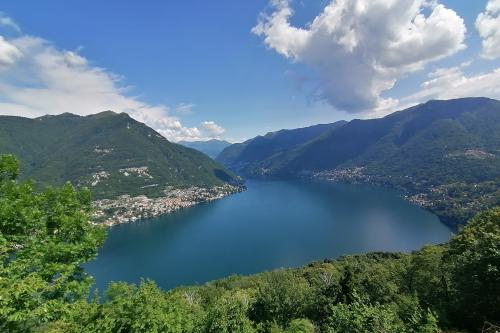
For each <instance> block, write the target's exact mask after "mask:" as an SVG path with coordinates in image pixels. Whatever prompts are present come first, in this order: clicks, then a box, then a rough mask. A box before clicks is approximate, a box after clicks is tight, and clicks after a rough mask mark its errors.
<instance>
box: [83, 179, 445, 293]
mask: <svg viewBox="0 0 500 333" xmlns="http://www.w3.org/2000/svg"><path fill="white" fill-rule="evenodd" d="M247 186H248V190H247V191H245V192H243V193H239V194H235V195H232V196H230V197H227V198H224V199H221V200H217V201H214V202H211V203H206V204H201V205H198V206H196V207H193V208H189V209H186V210H182V211H178V212H175V213H173V214H170V215H165V216H162V217H159V218H155V219H150V220H145V221H140V222H135V223H130V224H124V225H119V226H116V227H113V228H111V229H110V230H109V235H108V239H107V240H106V243H105V245H104V246H103V248H102V249H101V250H100V251H99V256H98V258H97V259H96V260H94V261H93V262H91V263H89V264H87V265H86V266H85V268H86V269H87V271H88V272H89V273H90V274H91V275H93V276H94V278H95V281H96V286H97V287H98V288H99V289H100V290H103V289H105V287H106V286H107V284H108V283H109V282H110V281H127V282H139V281H140V279H141V277H144V278H151V279H153V280H155V281H156V282H157V284H158V285H159V286H161V287H162V288H164V289H170V288H173V287H176V286H179V285H191V284H200V283H204V282H206V281H210V280H213V279H217V278H222V277H225V276H228V275H231V274H251V273H256V272H260V271H263V270H270V269H275V268H280V267H298V266H301V265H304V264H307V263H309V262H310V261H314V260H322V259H325V258H335V257H338V256H340V255H344V254H354V253H361V252H368V251H411V250H416V249H419V248H420V247H422V246H423V245H425V244H436V243H441V242H445V241H447V240H449V238H450V237H451V235H452V233H451V231H450V230H449V229H448V228H447V227H446V226H444V225H443V224H442V223H440V221H439V220H438V218H437V217H436V216H434V215H433V214H431V213H429V212H427V211H425V210H423V209H421V208H418V207H415V206H413V205H411V204H409V203H408V202H406V201H404V200H403V199H401V198H400V197H399V195H398V193H397V192H394V191H391V190H388V189H384V188H378V187H373V186H366V185H347V184H333V183H319V182H308V181H248V182H247Z"/></svg>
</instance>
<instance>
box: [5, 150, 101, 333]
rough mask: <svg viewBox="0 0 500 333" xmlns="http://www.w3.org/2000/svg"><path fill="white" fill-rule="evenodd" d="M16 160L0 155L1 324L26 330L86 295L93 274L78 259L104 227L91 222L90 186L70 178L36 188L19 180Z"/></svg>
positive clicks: (88, 253) (92, 249)
mask: <svg viewBox="0 0 500 333" xmlns="http://www.w3.org/2000/svg"><path fill="white" fill-rule="evenodd" d="M17 165H18V162H17V161H16V160H15V158H14V157H13V156H2V157H1V158H0V175H2V178H1V179H0V330H3V331H11V330H13V331H15V330H28V329H30V328H31V327H34V326H37V325H40V324H41V323H44V322H48V321H53V320H56V319H58V318H60V317H61V316H62V315H63V314H64V312H65V311H66V310H67V308H68V305H69V304H72V303H74V302H77V301H79V300H82V299H85V298H86V297H87V295H88V292H89V287H90V285H91V281H92V280H91V278H90V277H89V276H88V275H87V274H86V273H85V272H84V271H83V270H82V268H81V267H80V265H81V264H82V263H85V262H87V261H89V260H90V259H92V258H93V257H94V256H95V255H96V251H97V248H98V247H99V246H100V245H101V244H102V243H103V241H104V231H103V230H102V229H101V228H99V227H97V226H93V225H91V224H90V223H89V214H90V192H89V191H88V190H86V189H83V190H81V191H76V190H75V189H74V188H73V187H72V186H71V185H69V184H66V185H64V186H63V187H61V188H60V189H54V188H48V189H47V190H45V191H44V192H42V193H36V192H34V190H33V186H32V185H31V184H30V183H18V182H17V181H16V179H15V178H16V175H17Z"/></svg>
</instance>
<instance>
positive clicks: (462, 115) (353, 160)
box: [219, 98, 500, 225]
mask: <svg viewBox="0 0 500 333" xmlns="http://www.w3.org/2000/svg"><path fill="white" fill-rule="evenodd" d="M291 133H293V131H292V132H291ZM255 140H257V139H255ZM235 148H236V147H234V148H233V147H229V148H226V150H225V151H224V152H223V153H222V154H221V155H220V157H219V160H220V161H221V162H223V163H225V164H226V165H227V166H228V167H231V168H233V169H234V170H235V171H238V172H242V173H243V174H246V175H250V176H263V175H265V176H274V177H298V176H314V177H319V178H325V179H333V180H340V181H351V182H370V183H375V184H382V185H390V186H393V187H396V188H398V189H400V190H402V191H403V192H404V193H405V194H407V195H408V196H409V197H410V199H411V200H412V201H414V202H416V203H418V204H420V205H422V206H424V207H427V208H430V209H431V210H433V211H434V212H436V213H437V214H438V215H439V216H440V217H441V218H442V219H443V220H444V221H445V222H447V223H448V224H450V225H456V224H461V223H464V222H465V221H466V220H467V219H468V218H470V217H471V216H473V215H474V214H475V213H477V212H478V211H480V210H483V209H486V208H487V207H492V206H495V205H498V204H500V191H499V189H500V186H499V184H500V102H499V101H496V100H492V99H487V98H463V99H456V100H449V101H430V102H427V103H425V104H421V105H418V106H415V107H412V108H410V109H407V110H403V111H400V112H396V113H393V114H390V115H388V116H386V117H384V118H380V119H370V120H352V121H350V122H349V123H347V124H344V125H342V126H340V127H339V128H337V129H334V130H332V131H330V132H329V133H326V134H325V135H322V136H320V137H317V138H315V139H314V140H312V141H309V142H307V143H305V144H303V145H300V146H296V147H291V148H290V149H286V150H284V151H281V152H280V153H279V154H275V155H272V156H270V157H269V156H266V157H265V158H260V159H259V158H258V159H256V160H254V161H253V162H252V163H251V164H247V163H246V161H247V159H246V158H244V157H241V156H240V155H230V154H228V152H230V150H231V149H235ZM222 156H230V157H231V158H227V159H226V158H221V157H222ZM241 164H245V165H246V166H245V167H244V168H239V167H238V166H239V165H241Z"/></svg>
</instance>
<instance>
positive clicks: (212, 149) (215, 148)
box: [178, 139, 231, 158]
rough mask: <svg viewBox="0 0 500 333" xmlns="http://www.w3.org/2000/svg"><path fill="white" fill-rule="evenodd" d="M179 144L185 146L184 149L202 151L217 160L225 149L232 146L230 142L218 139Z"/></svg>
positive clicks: (181, 142) (180, 142)
mask: <svg viewBox="0 0 500 333" xmlns="http://www.w3.org/2000/svg"><path fill="white" fill-rule="evenodd" d="M178 144H180V145H183V146H184V147H188V148H193V149H196V150H198V151H201V152H202V153H204V154H206V155H208V156H210V157H211V158H216V157H217V155H219V153H220V152H221V151H223V150H224V148H226V147H229V146H230V145H231V143H230V142H227V141H225V140H217V139H212V140H208V141H179V142H178Z"/></svg>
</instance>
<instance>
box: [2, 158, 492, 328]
mask: <svg viewBox="0 0 500 333" xmlns="http://www.w3.org/2000/svg"><path fill="white" fill-rule="evenodd" d="M16 173H17V161H16V160H15V159H14V158H13V157H12V156H2V157H0V175H2V179H1V181H0V256H1V260H0V330H1V331H2V332H69V333H72V332H88V333H90V332H176V333H177V332H179V333H187V332H197V333H198V332H199V333H202V332H227V333H229V332H242V333H250V332H252V333H253V332H255V333H257V332H258V333H260V332H276V333H278V332H289V333H299V332H300V333H309V332H356V333H358V332H407V333H434V332H439V331H440V330H459V331H471V332H473V331H476V330H478V329H480V328H481V327H482V326H483V324H484V323H485V322H488V323H491V324H488V325H498V324H499V323H500V312H499V307H498V304H500V289H499V288H500V274H499V272H500V208H495V209H492V210H490V211H487V212H484V213H482V214H480V215H478V216H477V217H475V218H474V219H473V220H472V221H471V222H470V223H469V225H467V226H466V227H464V228H463V229H462V230H461V231H460V232H459V233H458V234H457V235H456V236H455V237H454V238H453V239H452V240H451V241H450V242H449V243H448V244H444V245H438V246H426V247H424V248H422V249H421V250H420V251H417V252H414V253H411V254H402V253H368V254H363V255H351V256H345V257H341V258H338V259H336V260H325V261H322V262H314V263H311V264H309V265H308V266H306V267H302V268H298V269H283V270H277V271H272V272H264V273H260V274H256V275H252V276H232V277H228V278H226V279H222V280H217V281H213V282H210V283H207V284H205V285H202V286H196V287H180V288H176V289H174V290H171V291H167V292H165V291H162V290H161V289H160V288H158V287H157V286H156V285H155V283H154V282H152V281H142V282H141V283H140V284H139V285H138V286H136V285H133V284H127V283H123V282H120V283H112V284H111V285H110V286H109V288H108V290H107V291H106V293H105V296H104V298H103V299H100V298H99V297H98V295H97V294H95V295H93V296H92V295H89V289H90V285H91V278H90V277H89V276H88V275H87V274H85V272H84V271H83V270H82V269H81V264H82V263H84V262H86V261H88V260H91V259H92V258H93V257H94V256H95V255H96V250H97V248H98V247H99V246H100V245H101V244H102V242H103V240H104V231H103V230H102V229H101V228H99V227H97V226H94V225H92V224H90V223H89V213H90V193H89V192H88V190H81V191H76V190H75V189H74V188H73V187H72V186H71V185H69V184H66V185H64V186H62V187H61V188H59V189H55V188H48V189H47V190H45V191H43V192H40V193H39V192H35V191H34V190H33V186H32V185H31V184H30V183H19V182H18V181H17V180H16V179H15V176H16Z"/></svg>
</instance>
